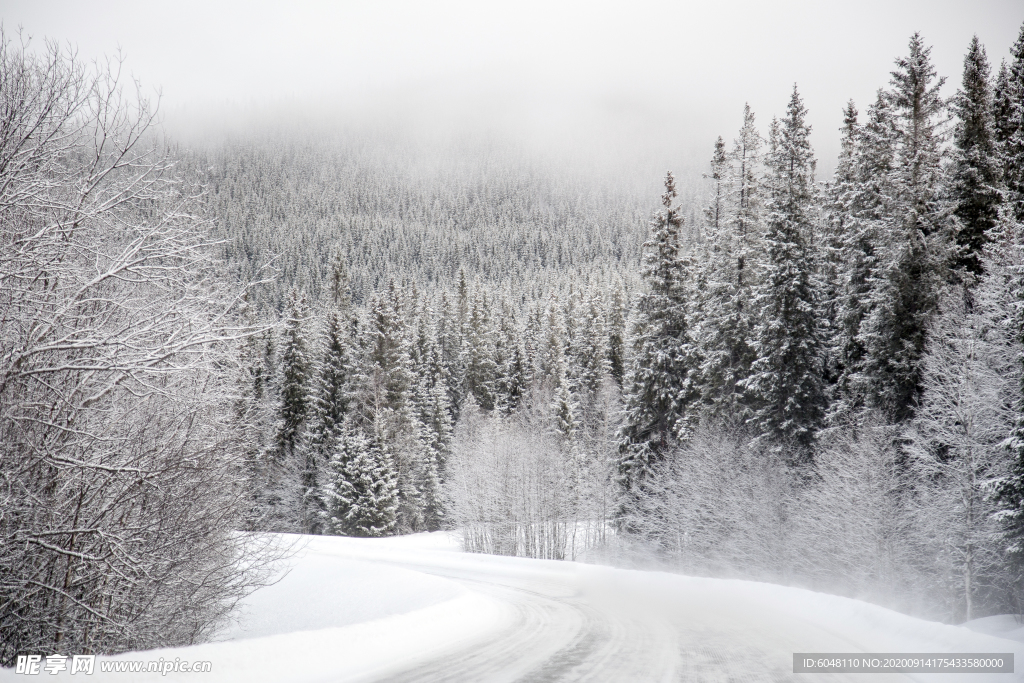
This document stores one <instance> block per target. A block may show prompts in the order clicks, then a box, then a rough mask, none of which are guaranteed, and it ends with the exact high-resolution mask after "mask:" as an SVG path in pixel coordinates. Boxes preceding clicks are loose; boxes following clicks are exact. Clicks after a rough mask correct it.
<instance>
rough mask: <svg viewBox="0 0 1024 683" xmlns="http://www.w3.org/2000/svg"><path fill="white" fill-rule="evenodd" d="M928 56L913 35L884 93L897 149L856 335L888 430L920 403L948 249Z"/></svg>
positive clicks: (939, 120) (938, 113) (937, 108)
mask: <svg viewBox="0 0 1024 683" xmlns="http://www.w3.org/2000/svg"><path fill="white" fill-rule="evenodd" d="M930 55H931V48H928V47H925V45H924V42H923V40H922V39H921V36H920V35H919V34H916V33H915V34H914V35H913V36H912V37H911V40H910V54H909V56H907V57H905V58H900V59H898V60H897V61H896V65H897V69H896V71H893V73H892V81H891V83H892V86H893V89H892V90H890V91H888V92H886V93H885V95H886V98H887V100H888V102H889V105H890V107H891V110H892V117H893V123H894V128H893V134H894V137H895V143H896V155H895V161H894V163H893V166H892V170H891V172H890V174H889V177H888V179H887V183H888V184H889V185H890V186H891V193H892V205H891V208H889V210H888V216H889V217H890V219H891V223H890V224H889V225H888V226H887V227H888V228H889V229H888V231H887V233H886V234H883V235H881V236H880V237H881V239H879V240H878V241H879V247H878V251H879V255H878V259H879V266H878V270H879V272H878V274H877V276H876V277H875V278H874V279H873V283H872V288H871V294H870V298H869V304H868V305H869V308H870V312H869V313H868V315H867V316H866V317H865V320H864V321H863V323H862V324H861V328H860V333H859V340H860V342H861V343H862V344H863V345H864V348H865V353H864V362H863V365H862V368H863V369H862V371H861V378H862V379H863V382H864V384H865V391H866V393H867V396H868V401H869V405H870V406H871V407H874V408H877V409H879V410H880V411H881V412H882V413H883V415H884V416H885V418H886V419H887V420H889V421H891V422H902V421H905V420H907V419H909V418H910V417H911V416H912V415H913V412H914V407H915V406H916V405H917V404H918V403H919V399H920V395H921V358H922V356H923V354H924V348H925V340H926V335H927V329H928V324H929V321H930V320H931V317H932V315H933V313H934V311H935V308H936V305H937V303H938V292H939V289H940V288H941V287H942V284H943V283H944V282H945V281H946V277H947V272H948V271H947V268H948V264H949V253H950V249H951V246H950V240H951V237H952V226H951V219H950V215H951V209H950V207H949V206H948V202H946V201H945V200H944V199H943V196H942V192H943V187H942V181H943V173H944V171H943V163H942V162H943V159H944V154H943V146H942V143H943V140H944V138H945V134H944V131H943V126H944V124H945V113H946V101H945V100H944V99H943V98H942V97H941V95H940V94H939V89H940V88H941V87H942V84H943V82H944V79H941V78H939V79H936V77H935V69H934V67H933V66H932V63H931V57H930Z"/></svg>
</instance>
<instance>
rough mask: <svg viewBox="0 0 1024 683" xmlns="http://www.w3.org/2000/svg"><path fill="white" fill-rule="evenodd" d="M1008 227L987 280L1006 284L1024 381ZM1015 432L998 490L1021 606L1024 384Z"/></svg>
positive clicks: (1022, 280)
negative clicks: (1008, 462) (997, 280)
mask: <svg viewBox="0 0 1024 683" xmlns="http://www.w3.org/2000/svg"><path fill="white" fill-rule="evenodd" d="M1005 225H1006V227H1005V228H1004V230H1003V233H1004V234H1002V235H1000V239H999V241H998V243H997V245H996V246H995V248H993V249H992V252H993V259H992V261H989V262H986V271H987V272H986V274H985V279H995V278H998V277H999V276H1000V275H1002V276H1003V278H1004V280H1005V282H1006V283H1007V284H1006V290H1007V293H1008V295H1007V299H1008V305H1007V306H1006V308H1007V309H1009V310H1008V318H1009V322H1010V325H1009V328H1010V329H1011V330H1012V331H1013V335H1014V337H1015V338H1014V341H1015V343H1016V348H1015V350H1016V365H1017V372H1018V373H1020V375H1021V377H1024V372H1022V370H1024V268H1022V267H1021V264H1022V263H1024V235H1022V227H1024V226H1022V224H1021V223H1019V222H1016V221H1012V220H1009V218H1008V217H1007V218H1006V221H1005ZM1013 410H1014V416H1013V428H1012V429H1011V430H1010V434H1009V439H1007V441H1006V446H1007V448H1008V450H1009V456H1010V472H1009V473H1008V474H1007V476H1006V477H1005V478H1004V479H1003V480H1002V481H1000V482H999V484H998V486H997V487H996V500H997V502H998V504H999V507H1000V513H999V515H1000V523H1001V527H1002V532H1003V544H1004V547H1005V548H1006V551H1007V554H1008V557H1009V560H1010V562H1011V564H1012V569H1013V572H1012V579H1013V580H1014V581H1015V582H1016V594H1017V600H1018V604H1020V602H1019V601H1020V599H1021V591H1022V589H1024V585H1022V584H1024V380H1022V381H1021V382H1020V383H1019V384H1018V386H1017V387H1015V392H1014V396H1013Z"/></svg>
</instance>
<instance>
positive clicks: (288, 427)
mask: <svg viewBox="0 0 1024 683" xmlns="http://www.w3.org/2000/svg"><path fill="white" fill-rule="evenodd" d="M308 318H309V309H308V308H307V306H306V300H305V297H304V296H303V295H302V294H300V293H299V291H298V290H297V289H292V293H291V296H290V301H289V306H288V317H287V319H286V320H285V329H284V339H283V341H282V349H281V383H280V407H279V409H278V425H279V426H278V432H277V446H278V455H279V457H280V458H281V459H282V460H285V459H289V458H292V457H294V456H295V455H296V452H297V448H298V445H299V442H300V439H301V437H302V428H303V426H304V424H305V421H306V416H307V413H308V411H309V376H310V363H309V353H308V350H307V348H306V338H305V331H304V329H303V328H304V326H305V323H306V322H307V320H308Z"/></svg>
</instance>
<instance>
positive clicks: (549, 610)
mask: <svg viewBox="0 0 1024 683" xmlns="http://www.w3.org/2000/svg"><path fill="white" fill-rule="evenodd" d="M284 538H285V537H282V539H284ZM287 563H288V566H289V568H290V570H289V572H288V573H287V575H285V576H284V577H283V578H282V579H281V580H280V581H279V582H278V583H276V584H275V585H273V586H269V587H266V588H263V589H261V590H259V591H257V592H256V593H254V594H253V595H252V596H250V597H249V598H248V599H247V600H246V602H245V604H244V606H243V610H242V612H241V614H240V618H239V621H238V623H236V624H233V625H231V626H230V627H228V628H227V629H226V630H225V631H224V632H223V633H221V635H220V640H219V642H213V643H208V644H204V645H197V646H192V647H182V648H170V649H164V650H156V651H149V652H138V653H128V654H124V655H120V656H118V657H113V658H102V659H105V660H109V659H115V660H116V659H120V660H155V659H158V658H160V657H163V658H164V660H173V659H174V658H176V657H180V658H181V659H183V660H189V661H205V660H208V661H211V662H212V663H213V673H212V675H206V676H203V678H204V680H216V681H224V682H226V683H234V682H235V681H238V682H243V681H244V682H246V683H258V682H262V681H266V682H267V683H278V682H280V681H289V682H294V683H300V682H303V681H310V682H312V681H328V680H330V681H364V680H375V679H379V678H381V677H385V676H394V675H401V674H402V672H409V671H413V672H416V673H415V676H414V677H412V678H409V679H408V680H419V679H420V673H421V672H422V678H423V679H424V680H430V679H432V678H440V677H441V676H440V675H439V673H440V672H447V671H449V667H451V668H450V670H451V671H454V672H459V671H464V672H471V673H467V674H465V676H464V679H465V680H512V679H514V678H515V677H517V676H520V675H523V674H526V673H529V672H531V671H535V672H538V671H541V670H543V671H544V672H545V673H546V674H547V675H550V677H551V679H552V680H556V679H559V678H581V679H588V680H591V679H593V678H594V676H597V677H598V678H599V679H607V680H616V679H618V680H658V679H665V680H668V679H670V678H671V679H672V680H680V678H679V677H680V676H682V679H687V680H690V679H696V678H701V677H705V676H710V677H711V678H712V679H714V678H717V677H718V676H719V675H721V676H722V677H723V680H724V679H725V678H724V676H725V674H726V673H728V675H729V677H731V678H736V677H737V676H739V677H750V680H768V679H769V678H768V677H770V678H780V677H781V678H789V677H790V676H792V674H791V671H792V655H793V653H794V652H858V651H863V652H965V651H975V652H1015V653H1016V656H1017V662H1024V645H1022V643H1021V642H1020V641H1021V639H1020V637H1019V636H1020V630H1021V627H1020V625H1019V624H1016V622H1013V624H1012V625H1013V626H1015V627H1016V628H1015V629H1014V628H1010V626H1011V623H1010V622H1011V621H1012V620H1013V618H1012V617H989V618H987V619H979V620H976V621H974V622H971V623H970V624H968V625H967V627H955V626H949V625H944V624H939V623H933V622H927V621H923V620H920V619H915V618H913V617H909V616H905V615H902V614H898V613H896V612H892V611H890V610H887V609H884V608H882V607H878V606H875V605H871V604H868V603H864V602H860V601H857V600H852V599H848V598H842V597H837V596H831V595H824V594H820V593H814V592H811V591H807V590H802V589H795V588H788V587H784V586H777V585H772V584H763V583H756V582H751V581H741V580H722V579H708V578H695V577H687V576H680V575H676V574H670V573H665V572H654V571H641V570H625V569H614V568H611V567H602V566H597V565H585V564H579V563H572V562H555V561H542V560H527V559H521V558H506V557H495V556H488V555H474V554H468V553H462V552H460V550H459V546H458V539H457V538H456V537H453V536H451V535H449V534H446V533H434V534H418V535H414V536H407V537H397V538H388V539H352V538H339V537H310V538H308V539H306V540H304V541H303V542H302V544H301V545H300V548H299V550H298V551H297V552H296V553H295V555H294V556H293V557H291V558H290V559H289V560H288V561H287ZM994 634H995V635H1003V636H1006V637H1010V638H1014V639H1015V640H1007V639H1004V638H997V637H994ZM43 654H48V653H43ZM65 654H73V653H65ZM631 655H632V658H631ZM1021 666H1022V665H1021V664H1020V663H1018V664H1017V667H1018V670H1020V668H1021ZM459 667H462V668H459ZM616 667H618V668H616ZM630 667H632V668H630ZM637 667H642V668H637ZM726 669H728V671H726ZM44 675H45V676H46V678H47V679H48V680H49V679H53V680H65V679H66V680H76V679H75V678H72V677H70V676H68V675H67V674H66V673H65V674H62V675H58V676H50V675H48V674H44ZM456 677H459V676H458V675H457V673H456ZM196 678H197V676H196V674H189V673H178V674H175V673H173V672H172V673H170V674H168V675H166V676H162V675H161V674H159V673H148V674H134V675H129V674H125V673H109V674H105V675H104V674H102V673H101V672H100V671H99V661H98V662H97V670H96V673H95V674H94V675H93V676H91V677H89V680H95V681H105V680H110V681H127V680H131V681H158V680H159V681H178V680H186V679H188V680H196ZM915 679H916V680H922V681H925V680H932V679H934V680H942V681H947V682H950V683H951V682H952V681H961V680H968V679H966V678H965V677H963V676H952V677H951V676H950V675H948V674H947V675H939V676H936V677H933V678H929V677H928V676H924V675H917V676H915ZM989 679H991V680H1000V681H1006V680H1010V679H1015V678H1014V677H1007V676H1006V675H993V676H989V677H987V678H986V677H984V676H981V677H976V680H989ZM6 680H12V681H14V680H26V678H25V677H23V676H15V674H14V673H13V671H11V670H5V671H2V672H0V681H6ZM833 680H840V679H839V678H835V679H833ZM883 680H898V679H894V678H886V677H884V676H882V677H879V676H877V675H874V676H872V681H874V682H875V683H878V681H883ZM902 680H906V679H902ZM970 680H975V679H974V678H972V679H970Z"/></svg>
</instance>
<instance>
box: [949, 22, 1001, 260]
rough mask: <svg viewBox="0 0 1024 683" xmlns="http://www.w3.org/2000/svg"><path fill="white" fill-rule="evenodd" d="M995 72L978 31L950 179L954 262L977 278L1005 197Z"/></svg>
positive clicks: (959, 98) (959, 107) (968, 60)
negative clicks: (993, 85)
mask: <svg viewBox="0 0 1024 683" xmlns="http://www.w3.org/2000/svg"><path fill="white" fill-rule="evenodd" d="M989 75H990V69H989V65H988V58H987V57H986V56H985V48H984V47H982V46H981V44H980V43H979V42H978V37H977V36H974V38H973V39H972V40H971V45H970V47H969V48H968V51H967V56H966V57H965V58H964V76H963V85H962V88H961V90H960V91H959V92H957V94H956V97H955V98H954V99H953V111H954V112H955V114H956V117H957V124H956V129H955V131H954V133H953V141H954V152H953V171H952V178H951V183H950V198H951V199H952V201H953V204H954V207H955V208H954V213H955V215H956V217H957V218H958V219H959V226H958V230H957V236H956V242H957V254H956V260H955V262H954V264H955V267H957V268H959V269H963V270H965V271H967V272H969V273H972V274H973V275H974V277H977V276H979V275H981V255H982V250H983V248H984V246H985V244H987V243H988V241H989V239H990V233H991V231H992V229H993V228H994V227H995V225H996V223H997V221H998V219H999V204H1000V203H1001V201H1002V193H1001V192H1000V188H999V184H1000V181H1001V178H1000V176H1001V173H1000V163H999V159H998V154H997V150H996V142H995V131H994V130H993V129H994V127H995V119H994V118H993V115H992V92H991V87H990V85H989Z"/></svg>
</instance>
